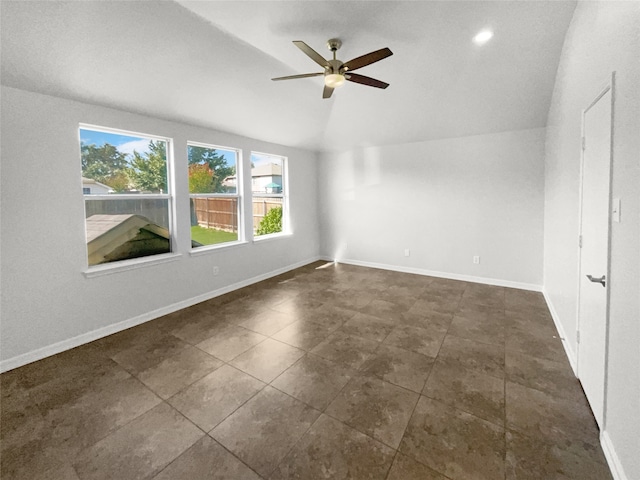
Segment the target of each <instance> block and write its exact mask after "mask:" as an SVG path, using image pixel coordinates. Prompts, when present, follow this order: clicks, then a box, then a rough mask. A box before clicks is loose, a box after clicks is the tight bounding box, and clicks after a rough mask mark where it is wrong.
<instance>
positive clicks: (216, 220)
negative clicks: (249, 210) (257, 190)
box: [192, 198, 238, 232]
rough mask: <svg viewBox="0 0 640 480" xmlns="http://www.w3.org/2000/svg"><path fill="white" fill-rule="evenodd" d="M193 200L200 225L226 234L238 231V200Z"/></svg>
mask: <svg viewBox="0 0 640 480" xmlns="http://www.w3.org/2000/svg"><path fill="white" fill-rule="evenodd" d="M192 200H193V203H194V206H195V211H196V218H197V222H198V225H200V226H201V227H205V228H215V229H218V230H224V231H225V232H237V231H238V199H237V198H194V199H192Z"/></svg>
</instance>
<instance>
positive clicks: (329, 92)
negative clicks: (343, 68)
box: [322, 85, 335, 98]
mask: <svg viewBox="0 0 640 480" xmlns="http://www.w3.org/2000/svg"><path fill="white" fill-rule="evenodd" d="M334 90H335V89H334V88H331V87H327V86H326V85H325V86H324V90H323V91H322V98H329V97H330V96H331V95H332V94H333V91H334Z"/></svg>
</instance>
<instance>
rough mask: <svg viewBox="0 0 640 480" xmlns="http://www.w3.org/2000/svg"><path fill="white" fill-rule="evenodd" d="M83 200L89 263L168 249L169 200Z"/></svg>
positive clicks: (110, 260)
mask: <svg viewBox="0 0 640 480" xmlns="http://www.w3.org/2000/svg"><path fill="white" fill-rule="evenodd" d="M140 197H141V198H140V199H118V198H117V197H116V198H114V199H113V200H111V199H109V200H102V199H95V200H93V199H91V198H90V197H87V198H86V200H85V209H86V227H87V252H88V258H89V265H99V264H102V263H108V262H116V261H119V260H127V259H130V258H138V257H146V256H148V255H157V254H160V253H169V252H170V251H171V236H170V234H169V200H168V199H166V198H144V196H143V195H141V196H140Z"/></svg>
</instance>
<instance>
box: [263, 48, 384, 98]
mask: <svg viewBox="0 0 640 480" xmlns="http://www.w3.org/2000/svg"><path fill="white" fill-rule="evenodd" d="M293 43H294V45H295V46H296V47H298V48H299V49H300V50H302V52H303V53H305V54H306V55H307V56H308V57H309V58H311V60H313V61H314V62H316V63H317V64H318V65H320V66H321V67H322V68H324V71H323V72H318V73H303V74H301V75H289V76H288V77H277V78H272V79H271V80H293V79H295V78H307V77H319V76H320V75H324V91H323V92H322V98H329V97H331V94H332V93H333V90H334V89H335V88H338V87H340V86H342V85H343V84H344V82H345V80H347V81H349V82H354V83H360V84H362V85H368V86H369V87H376V88H387V87H388V86H389V84H388V83H385V82H381V81H380V80H376V79H375V78H370V77H365V76H364V75H358V74H357V73H351V72H353V71H354V70H357V69H359V68H362V67H366V66H367V65H371V64H372V63H375V62H378V61H380V60H382V59H384V58H387V57H389V56H391V55H393V52H392V51H391V50H389V49H388V48H382V49H380V50H376V51H375V52H371V53H367V54H366V55H362V56H360V57H357V58H354V59H353V60H349V61H348V62H344V63H343V62H341V61H340V60H338V59H337V58H336V52H337V51H338V49H339V48H340V47H341V46H342V42H341V41H340V40H339V39H337V38H332V39H330V40H329V41H327V47H328V48H329V50H331V51H332V52H333V59H332V60H325V59H324V57H323V56H322V55H320V54H319V53H318V52H316V51H315V50H314V49H313V48H311V47H310V46H309V45H307V44H306V43H304V42H302V41H300V40H294V42H293Z"/></svg>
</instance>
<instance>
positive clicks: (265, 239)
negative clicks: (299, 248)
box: [253, 232, 293, 243]
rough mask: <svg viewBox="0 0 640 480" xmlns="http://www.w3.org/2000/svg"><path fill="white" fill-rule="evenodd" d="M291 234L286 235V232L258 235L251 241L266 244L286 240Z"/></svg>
mask: <svg viewBox="0 0 640 480" xmlns="http://www.w3.org/2000/svg"><path fill="white" fill-rule="evenodd" d="M292 236H293V234H292V233H288V232H286V233H285V232H281V233H270V234H268V235H260V236H258V237H253V241H254V242H255V243H262V242H268V241H271V240H278V239H280V238H288V237H292Z"/></svg>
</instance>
